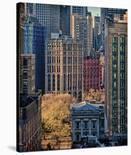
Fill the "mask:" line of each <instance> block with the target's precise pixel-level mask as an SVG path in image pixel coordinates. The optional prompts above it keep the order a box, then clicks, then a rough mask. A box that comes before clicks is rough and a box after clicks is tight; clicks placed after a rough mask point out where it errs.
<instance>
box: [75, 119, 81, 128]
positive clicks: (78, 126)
mask: <svg viewBox="0 0 131 155" xmlns="http://www.w3.org/2000/svg"><path fill="white" fill-rule="evenodd" d="M75 126H76V129H79V128H80V122H78V121H77V122H75Z"/></svg>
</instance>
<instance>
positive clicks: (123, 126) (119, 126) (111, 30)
mask: <svg viewBox="0 0 131 155" xmlns="http://www.w3.org/2000/svg"><path fill="white" fill-rule="evenodd" d="M105 53H106V55H105V63H106V64H105V88H106V89H105V90H106V118H107V132H108V133H109V135H116V134H121V135H124V134H125V135H126V134H127V22H126V21H121V20H120V21H116V22H113V23H110V22H109V21H107V23H106V27H105Z"/></svg>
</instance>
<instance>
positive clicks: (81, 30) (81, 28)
mask: <svg viewBox="0 0 131 155" xmlns="http://www.w3.org/2000/svg"><path fill="white" fill-rule="evenodd" d="M70 33H71V37H72V38H73V39H74V40H76V41H79V42H81V44H82V45H83V50H84V57H86V56H88V55H90V52H91V49H92V39H93V38H92V17H91V14H89V15H87V16H80V15H77V14H74V15H71V20H70Z"/></svg>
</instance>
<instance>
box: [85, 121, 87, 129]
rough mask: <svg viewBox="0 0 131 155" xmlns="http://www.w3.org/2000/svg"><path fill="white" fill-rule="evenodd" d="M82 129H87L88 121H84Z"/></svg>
mask: <svg viewBox="0 0 131 155" xmlns="http://www.w3.org/2000/svg"><path fill="white" fill-rule="evenodd" d="M84 128H85V129H87V128H88V121H84Z"/></svg>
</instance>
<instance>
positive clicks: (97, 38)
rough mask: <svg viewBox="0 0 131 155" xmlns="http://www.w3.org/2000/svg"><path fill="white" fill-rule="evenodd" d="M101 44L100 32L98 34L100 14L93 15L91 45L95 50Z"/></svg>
mask: <svg viewBox="0 0 131 155" xmlns="http://www.w3.org/2000/svg"><path fill="white" fill-rule="evenodd" d="M100 46H101V34H100V16H95V17H94V34H93V47H94V49H95V50H96V51H98V50H99V48H100Z"/></svg>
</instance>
